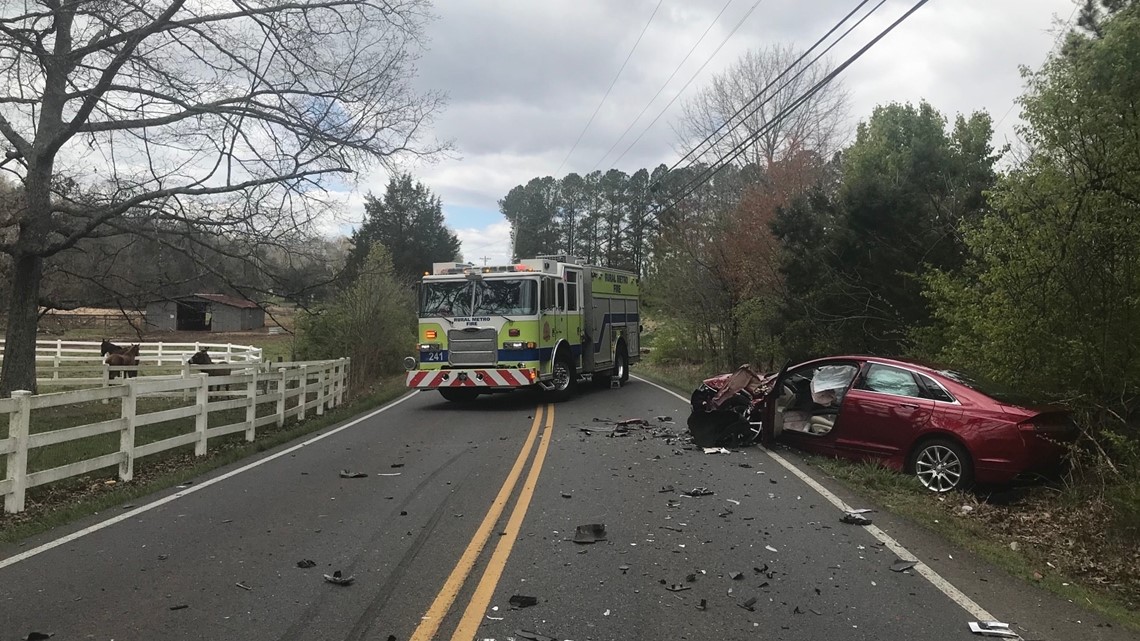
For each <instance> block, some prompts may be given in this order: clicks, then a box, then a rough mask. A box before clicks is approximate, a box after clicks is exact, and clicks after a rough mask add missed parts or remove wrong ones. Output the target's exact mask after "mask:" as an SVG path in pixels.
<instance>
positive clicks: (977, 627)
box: [969, 621, 1021, 639]
mask: <svg viewBox="0 0 1140 641" xmlns="http://www.w3.org/2000/svg"><path fill="white" fill-rule="evenodd" d="M969 626H970V632H973V633H974V634H980V635H982V636H985V637H1004V638H1007V639H1019V638H1021V636H1020V635H1019V634H1017V633H1016V632H1014V631H1013V630H1010V629H1009V624H1008V623H1002V622H1001V621H970V623H969Z"/></svg>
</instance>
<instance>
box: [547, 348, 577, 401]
mask: <svg viewBox="0 0 1140 641" xmlns="http://www.w3.org/2000/svg"><path fill="white" fill-rule="evenodd" d="M553 373H554V378H553V379H552V380H551V381H550V382H551V385H552V387H551V389H550V392H551V393H552V394H553V395H554V401H555V402H556V403H557V402H562V401H565V400H566V399H568V398H570V397H571V396H573V395H574V384H575V383H577V379H578V373H577V372H576V371H575V370H574V363H573V361H571V360H570V357H569V356H568V355H567V353H566V350H563V351H561V352H559V353H558V356H557V357H556V358H555V360H554V369H553Z"/></svg>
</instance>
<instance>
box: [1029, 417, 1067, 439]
mask: <svg viewBox="0 0 1140 641" xmlns="http://www.w3.org/2000/svg"><path fill="white" fill-rule="evenodd" d="M1017 428H1018V429H1019V430H1021V431H1022V432H1032V433H1034V434H1042V435H1051V436H1060V435H1069V434H1076V433H1077V425H1076V424H1075V423H1073V422H1072V420H1056V419H1053V420H1041V419H1040V417H1037V418H1035V419H1030V420H1028V421H1025V422H1023V423H1018V424H1017Z"/></svg>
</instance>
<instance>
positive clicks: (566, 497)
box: [562, 492, 572, 499]
mask: <svg viewBox="0 0 1140 641" xmlns="http://www.w3.org/2000/svg"><path fill="white" fill-rule="evenodd" d="M571 496H572V495H571V494H570V493H569V492H563V493H562V498H564V499H568V498H570V497H571Z"/></svg>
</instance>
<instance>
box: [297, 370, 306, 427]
mask: <svg viewBox="0 0 1140 641" xmlns="http://www.w3.org/2000/svg"><path fill="white" fill-rule="evenodd" d="M299 386H300V388H301V395H300V396H298V397H297V420H298V421H303V420H305V401H307V400H308V398H309V366H308V365H302V366H301V380H300V381H299Z"/></svg>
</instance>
